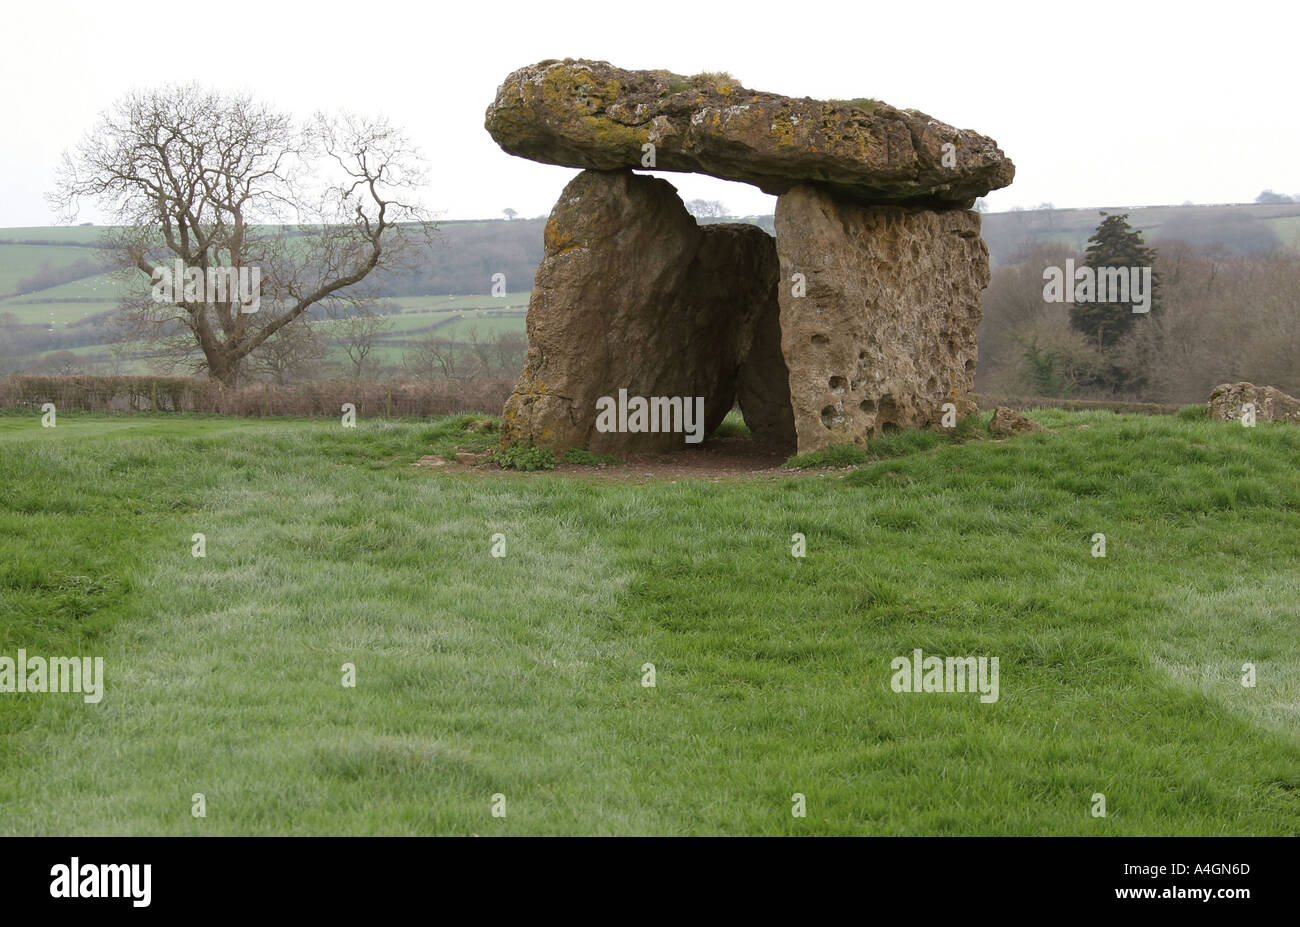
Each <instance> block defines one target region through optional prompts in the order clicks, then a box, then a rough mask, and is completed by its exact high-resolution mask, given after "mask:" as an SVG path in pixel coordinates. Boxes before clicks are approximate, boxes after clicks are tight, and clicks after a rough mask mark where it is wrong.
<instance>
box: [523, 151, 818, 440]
mask: <svg viewBox="0 0 1300 927" xmlns="http://www.w3.org/2000/svg"><path fill="white" fill-rule="evenodd" d="M776 274H777V260H776V248H775V244H774V242H773V241H772V238H771V236H769V235H767V234H766V233H765V232H764V231H763V230H762V229H759V228H757V227H754V226H742V225H718V226H703V227H701V226H699V225H697V224H696V222H695V220H694V219H693V218H692V217H691V216H690V214H689V213H687V211H686V209H685V207H684V206H683V205H682V202H681V200H680V199H679V198H678V196H677V192H676V190H675V189H674V188H673V186H672V184H670V183H668V182H667V181H665V180H659V179H657V178H653V177H646V176H642V175H638V174H633V173H632V172H630V171H626V170H619V171H591V170H588V171H583V172H582V173H581V174H579V175H578V176H577V177H575V178H574V179H573V180H572V181H571V182H570V183H569V184H568V186H566V187H565V189H564V192H563V193H562V194H561V196H560V199H559V201H558V202H557V203H556V205H555V208H554V210H553V211H552V212H551V216H550V219H549V220H548V221H547V224H546V231H545V256H544V257H543V259H542V263H541V265H540V267H539V268H538V270H537V278H536V282H535V285H534V289H533V295H532V298H531V300H530V302H529V306H528V320H527V325H528V355H527V360H526V362H525V368H524V371H523V374H522V376H521V377H520V380H519V383H518V385H517V386H516V387H515V390H514V392H513V393H512V394H511V396H510V398H509V400H508V401H507V402H506V407H505V410H504V412H503V420H502V429H501V443H502V446H503V447H508V446H510V445H512V444H516V443H525V444H527V443H533V444H536V445H539V446H542V447H549V448H551V449H553V450H555V451H556V452H563V451H564V450H566V449H568V448H571V447H581V448H587V449H589V450H592V451H595V452H597V453H616V454H627V453H646V452H657V451H668V450H679V449H682V448H683V447H685V446H686V443H685V440H684V435H683V434H682V433H671V432H660V433H646V432H641V433H632V432H627V431H624V432H602V431H599V430H597V428H596V419H597V400H598V399H600V398H601V397H605V396H609V397H615V398H616V397H617V396H618V392H619V390H620V389H625V390H627V394H628V396H629V397H632V396H642V397H646V398H650V397H685V398H687V399H690V398H693V397H696V396H699V397H703V399H704V428H705V434H707V433H709V432H711V431H712V430H713V429H715V428H716V427H717V426H718V425H719V424H720V423H721V421H722V419H723V417H724V416H725V415H726V413H727V411H728V410H729V409H730V408H731V407H732V404H733V402H734V401H735V400H736V394H737V382H738V380H739V381H741V382H742V383H743V389H742V396H741V402H742V404H743V405H747V406H748V407H749V408H750V409H752V410H753V414H754V415H755V416H756V418H758V419H761V420H763V421H764V422H765V425H764V426H763V429H762V430H765V431H766V432H770V434H765V435H763V437H767V438H769V439H772V440H784V441H785V442H786V443H789V444H792V443H793V417H792V416H790V415H789V414H788V395H787V394H785V393H784V390H785V388H786V387H785V384H786V375H785V368H784V364H783V362H782V360H781V357H780V354H779V352H778V351H776V350H775V344H774V341H773V338H772V334H773V332H774V330H775V328H776V325H777V322H776V314H777V313H778V312H779V307H778V305H777V303H776V301H775V299H774V294H773V283H774V281H775V278H776ZM782 405H785V406H786V407H787V410H786V414H785V417H784V418H783V417H782V409H781V406H782ZM783 422H784V433H780V429H781V427H782V423H783Z"/></svg>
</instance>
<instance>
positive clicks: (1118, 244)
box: [1070, 212, 1160, 348]
mask: <svg viewBox="0 0 1300 927" xmlns="http://www.w3.org/2000/svg"><path fill="white" fill-rule="evenodd" d="M1101 215H1102V216H1103V218H1102V221H1101V225H1099V226H1097V231H1096V232H1094V233H1093V235H1092V237H1091V238H1089V239H1088V250H1087V251H1086V252H1085V255H1084V260H1083V263H1084V265H1085V266H1087V267H1091V268H1093V269H1094V270H1096V269H1097V268H1099V267H1124V268H1128V267H1154V265H1155V261H1156V251H1155V249H1154V248H1148V247H1147V246H1146V245H1145V244H1144V243H1143V241H1142V233H1141V232H1139V231H1137V230H1135V229H1134V228H1133V227H1132V226H1130V225H1129V224H1128V214H1127V213H1125V214H1122V215H1114V216H1112V215H1109V214H1107V213H1104V212H1103V213H1102V214H1101ZM1159 290H1160V275H1159V274H1157V273H1155V272H1154V270H1153V271H1152V274H1151V309H1150V311H1151V312H1152V313H1154V312H1156V311H1158V307H1159V300H1158V296H1159ZM1128 295H1129V301H1128V302H1101V301H1100V300H1098V301H1096V302H1085V303H1081V302H1076V303H1074V304H1073V305H1072V306H1071V307H1070V327H1071V328H1073V329H1074V330H1075V331H1078V332H1082V333H1083V334H1084V335H1086V336H1087V337H1088V339H1089V340H1090V341H1092V342H1093V343H1094V344H1096V345H1097V346H1099V347H1102V348H1111V347H1114V346H1115V345H1116V344H1117V343H1118V342H1119V341H1120V339H1122V338H1123V337H1124V336H1125V335H1127V334H1128V332H1129V329H1131V328H1132V327H1133V322H1134V320H1135V319H1136V318H1137V316H1138V314H1137V313H1134V312H1133V300H1132V296H1133V294H1132V293H1129V294H1128Z"/></svg>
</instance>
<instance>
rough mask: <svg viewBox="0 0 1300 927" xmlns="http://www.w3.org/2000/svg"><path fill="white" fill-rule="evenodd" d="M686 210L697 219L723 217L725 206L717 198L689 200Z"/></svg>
mask: <svg viewBox="0 0 1300 927" xmlns="http://www.w3.org/2000/svg"><path fill="white" fill-rule="evenodd" d="M686 211H687V212H689V213H690V214H691V215H692V216H694V217H695V218H697V219H725V218H726V217H727V215H728V213H727V207H726V206H724V205H723V204H722V203H721V201H719V200H689V201H688V202H687V203H686Z"/></svg>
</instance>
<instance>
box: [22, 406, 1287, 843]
mask: <svg viewBox="0 0 1300 927" xmlns="http://www.w3.org/2000/svg"><path fill="white" fill-rule="evenodd" d="M1034 417H1035V418H1036V419H1038V420H1039V421H1041V422H1042V423H1043V424H1045V425H1047V426H1048V427H1049V428H1051V429H1053V430H1052V431H1050V432H1039V433H1034V434H1030V435H1025V436H1022V437H1019V438H1015V439H1011V440H1007V441H987V440H985V441H974V440H972V441H965V442H955V441H940V442H939V443H934V444H930V445H928V446H925V447H918V448H908V447H905V446H904V442H905V441H906V440H909V439H905V438H904V435H905V434H906V433H900V434H899V435H895V436H891V439H896V440H897V441H898V442H899V443H898V444H896V445H895V446H894V447H893V450H894V451H898V452H900V453H898V454H897V455H896V456H890V457H888V459H881V460H877V461H874V462H870V463H868V464H867V465H866V466H864V467H863V468H861V469H857V470H853V471H850V472H849V473H848V474H829V475H822V476H770V477H762V478H758V477H755V478H743V479H721V480H717V481H713V480H708V479H702V480H685V479H674V480H663V481H660V482H654V483H649V484H645V485H634V484H624V483H622V482H621V481H605V480H601V481H595V480H587V479H584V478H582V477H577V476H573V475H565V474H557V473H532V474H516V473H509V472H501V471H497V470H495V468H488V469H485V470H482V471H472V472H460V473H445V472H439V471H437V470H429V469H426V468H416V467H413V466H411V464H412V462H413V461H415V460H416V459H418V458H419V457H420V456H423V455H426V454H433V453H445V452H447V451H450V450H453V449H454V448H455V447H457V446H463V447H467V449H471V448H473V447H476V446H479V444H484V445H490V444H491V443H492V442H493V441H494V440H495V437H496V436H495V435H490V434H487V435H484V434H477V435H476V434H470V433H467V432H465V431H464V427H465V424H466V423H467V421H468V417H460V418H455V419H444V420H439V421H437V422H416V421H404V422H381V421H374V420H369V421H368V420H362V421H361V422H360V423H359V424H358V427H357V428H355V429H344V428H342V427H340V426H339V425H338V424H337V423H328V422H306V421H294V420H237V419H236V420H231V419H221V418H215V417H203V416H184V417H166V416H150V415H141V416H131V417H114V416H105V415H76V414H70V413H68V414H62V415H60V417H59V425H58V427H57V428H56V429H53V430H50V429H41V428H40V427H39V424H38V416H37V415H33V414H30V413H24V414H21V415H18V414H10V415H0V653H3V654H8V655H10V656H12V655H13V654H14V651H15V650H16V649H17V648H18V647H25V648H26V649H27V650H28V651H29V653H41V654H51V655H55V654H58V655H62V654H67V653H85V654H88V655H95V656H103V657H104V659H105V664H106V671H107V686H106V694H105V697H104V700H103V702H101V703H100V704H99V705H86V704H84V703H83V702H82V701H81V699H80V697H78V696H72V695H31V694H28V695H13V694H5V695H0V739H2V740H3V743H4V744H5V747H4V749H3V750H0V833H6V834H9V833H15V834H31V833H38V834H105V833H107V834H119V833H124V834H260V833H295V834H307V833H349V834H372V833H382V834H393V833H398V834H407V833H412V834H423V833H452V834H471V833H473V834H534V833H544V834H572V833H654V834H684V833H762V834H813V833H819V834H1098V835H1119V834H1155V833H1160V834H1294V833H1296V832H1297V830H1298V829H1300V773H1298V772H1297V770H1298V769H1300V740H1298V738H1300V716H1298V713H1297V705H1298V704H1300V690H1298V688H1297V687H1298V685H1300V683H1298V682H1297V680H1300V580H1298V579H1297V574H1296V569H1295V566H1296V562H1295V552H1296V551H1297V550H1300V475H1298V474H1297V471H1296V468H1295V461H1296V460H1297V459H1300V429H1297V428H1294V427H1288V426H1280V425H1269V424H1260V425H1259V426H1258V427H1257V428H1254V429H1246V428H1242V427H1240V426H1239V425H1236V424H1232V423H1228V424H1222V423H1213V422H1210V421H1208V420H1206V419H1204V418H1201V419H1192V418H1190V417H1189V418H1186V419H1184V418H1181V417H1176V416H1169V417H1141V416H1126V415H1113V414H1110V413H1067V412H1057V411H1043V412H1036V413H1034ZM1085 425H1086V426H1087V427H1086V428H1084V427H1081V426H1085ZM910 440H915V439H910ZM878 443H879V442H878ZM871 452H872V453H883V452H882V451H880V450H879V448H878V447H875V446H873V449H872V450H871ZM195 532H202V533H204V534H206V537H207V557H206V558H205V559H195V558H193V557H191V556H190V546H191V541H190V537H191V535H192V534H193V533H195ZM796 532H797V533H802V534H804V535H805V536H806V538H807V556H806V557H805V558H803V559H796V558H794V557H792V556H791V555H790V545H791V536H792V535H793V534H794V533H796ZM1097 532H1103V533H1105V535H1106V538H1107V556H1106V558H1104V559H1096V558H1093V557H1092V556H1091V555H1090V549H1091V547H1092V541H1091V538H1092V536H1093V535H1094V534H1095V533H1097ZM496 534H500V535H502V536H503V537H504V541H505V544H506V556H505V557H501V558H496V557H493V556H492V555H491V548H492V544H493V535H496ZM918 647H919V648H922V649H923V650H924V651H925V652H926V653H927V654H939V655H966V654H970V655H991V656H998V657H999V658H1000V662H1001V679H1000V688H1001V698H1000V700H999V701H998V702H996V703H995V704H989V705H986V704H981V703H980V702H979V701H978V700H977V699H976V698H974V697H970V696H962V695H938V694H934V695H907V694H897V693H894V692H892V691H891V689H890V686H889V679H890V675H891V673H890V669H889V662H890V660H891V659H892V658H894V657H895V656H898V655H902V654H909V653H910V652H911V651H912V650H913V649H914V648H918ZM1244 662H1252V663H1254V664H1255V666H1256V668H1257V674H1258V685H1257V687H1256V688H1253V689H1245V688H1243V687H1242V686H1241V685H1240V681H1239V680H1240V675H1241V671H1240V667H1241V665H1242V663H1244ZM344 663H353V664H355V666H356V671H357V686H356V688H344V687H343V686H342V685H341V684H340V679H341V667H342V664H344ZM645 663H653V664H654V665H655V670H656V675H657V686H656V687H655V688H644V687H642V685H641V678H642V672H643V671H642V669H641V668H642V666H643V664H645ZM195 792H203V793H204V794H205V795H206V796H207V805H208V817H207V818H206V819H202V820H199V819H194V818H192V817H191V816H190V796H191V795H192V794H193V793H195ZM795 792H801V793H803V794H805V795H806V796H807V801H808V816H807V817H806V818H793V817H792V816H791V814H790V810H789V809H790V796H791V795H792V794H793V793H795ZM1094 792H1103V793H1105V795H1106V803H1107V808H1108V812H1109V816H1108V817H1106V818H1093V817H1092V816H1091V814H1090V813H1089V810H1090V797H1091V795H1092V794H1093V793H1094ZM495 793H503V794H505V795H506V796H507V811H508V813H507V817H505V818H495V817H493V816H492V815H491V813H490V809H491V800H492V796H493V794H495Z"/></svg>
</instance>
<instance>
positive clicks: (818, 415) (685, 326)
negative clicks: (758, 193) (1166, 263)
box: [486, 59, 1014, 454]
mask: <svg viewBox="0 0 1300 927" xmlns="http://www.w3.org/2000/svg"><path fill="white" fill-rule="evenodd" d="M486 126H487V129H488V131H489V133H490V134H491V135H492V137H493V139H495V140H496V142H497V143H498V144H499V145H500V146H501V147H502V148H503V149H504V150H505V151H507V152H509V153H511V154H515V155H518V156H520V157H525V158H529V159H532V160H535V161H540V162H543V163H549V164H559V165H564V166H569V167H576V168H581V169H582V170H581V172H580V173H579V174H578V175H577V176H575V177H574V178H573V179H572V180H571V181H570V182H569V184H568V185H567V186H566V187H565V188H564V191H563V192H562V193H561V195H560V198H559V200H558V202H557V203H556V204H555V207H554V209H553V210H552V212H551V215H550V217H549V219H548V221H547V223H546V227H545V233H544V235H545V240H544V256H543V259H542V262H541V264H540V266H539V267H538V269H537V274H536V279H535V281H534V287H533V293H532V297H531V299H530V302H529V306H528V317H527V328H528V352H527V358H526V361H525V366H524V370H523V373H522V374H521V376H520V378H519V382H518V384H517V385H516V387H515V389H514V391H513V392H512V394H511V395H510V398H509V399H508V400H507V402H506V405H505V409H504V411H503V418H502V429H501V440H502V444H503V446H510V445H513V444H518V443H525V444H528V443H531V444H536V445H539V446H543V447H549V448H551V449H553V450H555V451H557V452H561V453H562V452H563V451H565V450H567V449H568V448H571V447H580V448H586V449H588V450H591V451H594V452H597V453H616V454H629V453H647V452H662V451H669V450H675V449H681V448H683V447H686V446H689V445H690V443H692V442H693V441H694V440H695V439H696V438H695V437H694V436H693V434H692V433H694V435H698V434H699V432H700V431H701V429H702V431H703V433H706V434H707V433H709V432H711V431H713V429H715V428H716V427H717V426H718V424H719V423H721V421H722V419H723V417H724V416H725V415H726V414H727V412H728V411H729V410H730V409H731V408H733V406H736V405H738V406H739V408H740V410H741V413H742V414H743V415H744V417H745V421H746V424H747V425H748V426H749V428H750V430H751V431H752V433H753V436H754V439H755V441H756V442H762V443H764V444H770V445H773V446H778V447H781V448H788V449H790V450H797V451H798V452H799V453H806V452H808V451H812V450H817V449H820V448H824V447H827V446H829V445H833V444H859V445H862V444H865V443H866V442H867V441H869V440H870V439H871V438H872V437H873V436H874V435H878V434H880V433H882V432H887V431H890V430H892V429H895V428H903V427H917V426H924V425H928V424H931V423H933V422H937V421H939V419H940V418H941V416H942V415H943V413H944V412H945V411H956V412H957V413H959V414H960V413H964V412H969V411H972V410H973V409H974V405H973V403H971V401H970V399H969V398H968V394H969V392H970V390H971V387H972V385H973V381H974V375H975V365H976V361H977V355H978V350H977V344H976V330H977V328H978V326H979V321H980V291H981V290H983V288H984V287H985V286H987V284H988V280H989V268H988V250H987V248H986V247H985V245H984V242H983V241H982V240H981V238H980V219H979V214H978V213H976V212H974V211H973V210H972V209H971V207H972V206H973V205H974V200H975V198H976V197H978V196H981V195H983V194H985V193H987V192H988V191H989V190H991V189H995V188H997V187H1002V186H1006V185H1007V184H1009V183H1010V182H1011V180H1012V177H1013V176H1014V166H1013V165H1012V164H1011V162H1010V161H1009V160H1008V159H1007V158H1006V157H1005V156H1004V155H1003V154H1002V152H1001V151H1000V150H999V149H998V148H997V146H996V144H995V143H994V142H993V141H992V140H991V139H988V138H985V137H984V136H982V135H978V134H976V133H973V132H969V131H966V130H960V129H955V128H953V127H951V126H948V125H946V124H944V123H941V122H939V121H937V120H935V119H932V118H931V117H929V116H927V115H925V114H924V113H919V112H917V111H915V110H899V109H895V108H894V107H891V106H888V105H887V104H884V103H881V102H879V101H875V100H866V99H859V100H852V101H836V100H832V101H820V100H812V99H808V98H804V99H794V98H790V97H783V96H778V95H775V94H769V93H762V92H758V91H751V90H747V89H745V88H744V87H742V86H740V85H739V84H738V83H737V82H735V81H734V80H731V79H730V78H728V77H726V76H725V75H697V76H696V77H683V76H681V75H676V74H672V73H670V72H668V71H627V70H622V69H619V68H615V67H613V66H612V65H610V64H608V63H607V62H599V61H583V60H574V59H566V60H564V61H544V62H541V63H539V64H536V65H531V66H529V67H525V68H521V69H520V70H518V71H515V72H514V73H512V74H511V75H509V77H507V78H506V80H505V82H504V83H503V84H502V85H501V87H500V88H499V89H498V91H497V96H496V99H495V100H494V101H493V103H492V105H491V106H490V107H489V108H488V111H487V118H486ZM639 170H660V171H691V172H699V173H705V174H709V175H711V176H715V177H720V178H722V179H725V180H736V181H742V182H746V183H751V184H754V185H756V186H758V187H759V188H761V189H763V190H764V191H766V192H769V193H773V194H775V195H776V196H777V205H776V215H775V230H776V236H775V238H774V237H773V236H771V235H768V234H767V233H766V232H765V231H763V230H762V229H760V228H758V227H757V226H753V225H747V224H735V223H719V224H711V225H700V224H698V223H697V222H696V221H695V219H694V218H693V217H692V216H691V215H690V214H689V213H688V212H687V211H686V208H685V206H684V204H683V203H682V201H681V199H680V198H679V197H678V195H677V191H676V189H675V188H674V187H673V186H672V184H670V183H669V182H668V181H666V180H663V179H661V178H657V177H652V176H648V175H646V174H642V173H637V171H639ZM638 400H639V403H638ZM674 400H676V402H674ZM697 410H698V411H697ZM694 416H698V418H701V419H702V424H701V423H700V422H698V421H693V420H690V419H692V418H693V417H694Z"/></svg>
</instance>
